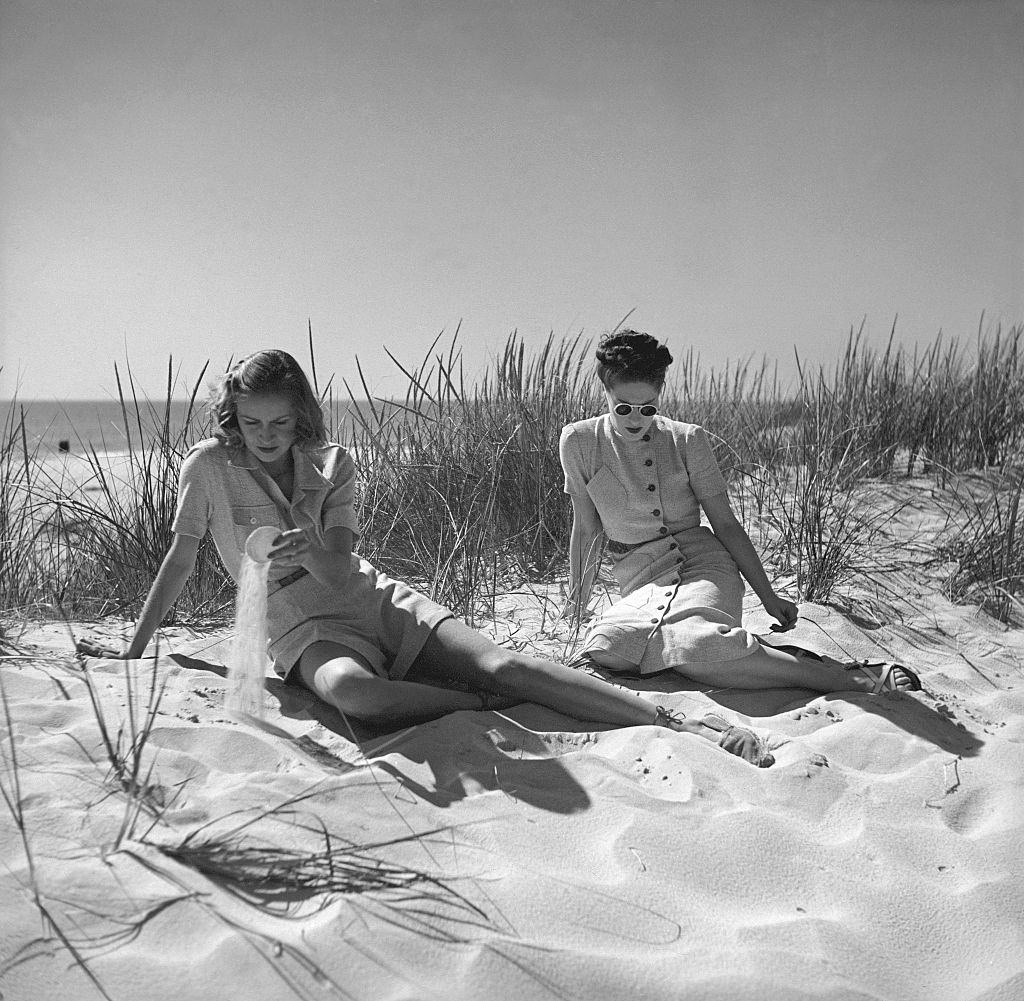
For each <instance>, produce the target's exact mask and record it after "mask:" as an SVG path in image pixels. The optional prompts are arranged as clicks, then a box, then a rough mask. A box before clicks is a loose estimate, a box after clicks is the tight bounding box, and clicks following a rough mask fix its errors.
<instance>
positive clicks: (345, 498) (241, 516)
mask: <svg viewBox="0 0 1024 1001" xmlns="http://www.w3.org/2000/svg"><path fill="white" fill-rule="evenodd" d="M291 451H292V459H293V460H294V465H295V480H294V482H295V486H294V489H293V491H292V499H291V500H290V501H289V500H287V499H286V498H285V497H284V495H283V494H281V492H280V491H279V490H278V489H277V487H276V485H275V484H274V483H273V482H272V481H270V479H269V477H266V484H265V485H263V486H261V484H260V482H259V481H258V480H257V478H256V477H257V476H258V475H259V472H260V462H259V460H258V459H257V458H256V457H255V456H253V455H252V454H250V453H249V452H248V451H247V450H246V449H244V448H243V449H230V448H227V447H226V446H224V445H222V444H221V443H220V442H219V441H217V439H215V438H207V439H206V440H205V441H201V442H199V443H198V444H196V445H194V446H193V447H192V448H191V449H190V451H189V453H188V454H187V455H186V456H185V461H184V462H183V463H182V464H181V472H180V473H179V475H178V510H177V513H176V514H175V516H174V522H173V524H172V525H171V530H172V531H174V532H176V533H178V534H179V535H187V536H190V537H191V538H194V539H201V538H203V536H204V535H206V533H207V532H209V533H210V534H211V535H212V536H213V541H214V544H215V545H216V546H217V552H218V553H220V558H221V560H222V561H223V563H224V567H225V569H226V570H227V571H228V573H229V574H231V576H232V577H233V578H234V580H235V582H236V583H237V582H238V580H239V578H240V576H241V567H242V554H243V553H244V551H245V540H246V539H247V538H248V537H249V533H250V532H252V530H253V529H254V528H257V527H258V526H260V525H273V526H275V527H276V528H279V529H281V530H282V531H284V530H286V529H291V528H301V529H303V530H304V531H307V532H309V533H310V534H311V535H312V537H313V538H314V539H315V540H316V541H318V542H319V543H320V544H321V545H322V544H323V543H324V533H325V532H327V531H328V530H329V529H331V528H335V527H342V528H348V529H351V531H352V535H353V538H355V537H358V535H359V523H358V521H357V519H356V512H355V507H354V501H355V487H356V469H355V463H354V462H353V461H352V457H351V456H350V455H349V454H348V451H347V450H346V449H345V448H343V447H342V446H341V445H335V444H327V445H322V446H312V447H308V448H301V447H299V446H298V445H295V446H292V450H291ZM268 489H269V490H272V491H274V492H275V494H276V497H275V496H274V495H273V494H268V492H267V490H268ZM275 500H276V503H275ZM288 572H289V571H288V570H281V571H279V572H278V574H277V576H285V575H287V574H288ZM271 579H273V577H272V578H271Z"/></svg>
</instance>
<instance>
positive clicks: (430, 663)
mask: <svg viewBox="0 0 1024 1001" xmlns="http://www.w3.org/2000/svg"><path fill="white" fill-rule="evenodd" d="M213 411H214V416H215V419H216V424H217V431H216V435H215V437H213V438H210V439H207V440H206V441H202V442H200V443H199V444H197V445H196V446H195V447H194V448H193V449H192V450H191V451H190V452H189V454H188V455H187V456H186V458H185V461H184V462H183V463H182V467H181V473H180V476H179V481H178V508H177V512H176V514H175V518H174V523H173V525H172V529H173V532H174V537H173V541H172V542H171V546H170V549H169V550H168V553H167V555H166V556H165V557H164V560H163V562H162V564H161V566H160V570H159V572H158V573H157V576H156V579H155V580H154V582H153V585H152V587H151V588H150V591H149V595H148V596H147V598H146V602H145V604H144V606H143V609H142V614H141V615H140V617H139V619H138V622H137V623H136V626H135V633H134V635H133V637H132V640H131V642H130V644H129V646H128V649H127V650H126V651H122V652H119V651H117V650H113V649H111V648H109V647H105V646H101V645H98V644H95V643H91V642H84V643H82V644H81V645H80V648H79V649H80V650H81V652H83V653H85V654H89V655H93V656H105V657H123V658H125V659H132V658H137V657H141V656H142V654H143V651H144V650H145V648H146V646H147V644H148V643H149V640H150V638H151V637H152V635H153V633H154V631H155V630H156V628H157V626H158V625H159V624H160V622H161V621H162V619H163V617H164V615H166V613H167V611H168V609H170V607H171V605H173V603H174V601H175V599H176V598H177V597H178V595H179V594H180V593H181V590H182V588H183V587H184V585H185V582H186V581H187V580H188V578H189V576H190V575H191V574H192V571H193V570H194V569H195V565H196V556H197V553H198V548H199V543H200V541H201V540H202V539H203V537H204V536H205V535H206V534H207V533H209V534H210V535H212V537H213V540H214V543H215V544H216V546H217V550H218V552H219V553H220V556H221V559H222V560H223V562H224V566H225V567H226V568H227V570H228V572H229V573H230V574H231V576H232V577H233V578H234V579H235V580H236V581H237V580H238V579H239V577H240V575H241V565H242V556H243V553H244V550H245V543H246V540H247V538H248V536H249V534H250V533H251V532H252V531H253V530H254V529H256V528H258V527H260V526H264V525H270V526H274V527H275V528H277V529H278V530H279V534H278V536H277V539H276V541H275V543H274V545H273V548H272V549H271V550H270V554H269V555H270V568H269V571H268V598H267V627H268V628H267V631H268V635H269V637H270V644H269V653H270V656H271V658H272V659H273V661H274V668H275V670H276V671H277V672H278V674H280V675H281V677H283V678H286V679H290V680H294V681H296V682H297V683H299V684H302V685H305V686H306V687H307V688H309V689H310V690H311V691H312V692H314V693H315V694H316V695H318V696H319V697H320V698H321V699H323V700H324V701H325V702H327V703H329V704H330V705H333V706H335V707H336V708H337V709H338V710H340V711H341V712H342V713H344V714H348V715H350V716H352V717H355V718H357V719H361V720H367V721H375V722H389V723H392V724H397V723H405V722H412V721H416V720H423V719H430V718H433V717H436V716H440V715H442V714H444V713H448V712H453V711H455V710H458V709H481V708H487V707H492V706H493V705H494V704H495V699H497V700H499V701H501V702H504V703H505V704H510V703H514V702H526V701H530V702H537V703H540V704H541V705H546V706H549V707H551V708H553V709H556V710H558V711H560V712H563V713H566V714H567V715H570V716H574V717H576V718H577V719H582V720H593V721H596V722H601V723H609V724H613V725H617V726H639V725H644V724H658V725H662V726H666V727H669V728H670V729H673V730H677V731H683V732H687V733H693V734H696V735H698V736H701V737H705V738H707V739H713V740H715V741H717V742H718V743H719V744H721V745H722V746H723V747H724V748H725V749H726V750H727V751H729V752H730V753H732V754H736V755H739V756H740V757H742V758H744V759H745V760H747V761H750V762H752V763H755V764H762V765H763V764H770V763H771V759H770V756H768V755H767V754H766V753H765V750H764V749H763V747H762V746H761V741H760V740H759V739H758V738H757V736H756V735H755V734H753V733H752V732H751V731H750V730H747V729H744V728H743V727H735V726H729V725H728V724H726V723H724V721H721V720H714V719H709V722H708V725H705V724H703V723H700V722H697V721H695V720H687V719H680V718H678V717H675V716H673V715H672V714H670V713H667V712H666V711H665V710H663V709H661V708H660V707H658V706H656V705H654V704H652V703H651V702H649V701H647V700H646V699H642V698H639V697H637V696H636V695H635V694H633V693H630V692H626V691H624V690H622V689H620V688H618V687H617V686H614V685H609V684H607V683H605V682H604V681H602V680H601V679H599V678H595V677H591V676H590V675H587V674H584V673H581V672H579V671H574V670H572V669H571V668H569V667H566V666H564V665H562V664H555V663H552V662H550V661H545V660H541V659H539V658H537V657H530V656H527V655H525V654H521V653H517V652H515V651H511V650H506V649H504V648H502V647H499V646H497V645H495V644H494V643H492V642H491V641H490V640H488V639H487V638H486V637H484V636H482V635H480V634H479V633H477V632H475V631H473V630H472V629H470V628H469V627H468V626H466V625H465V624H463V623H462V622H459V621H458V620H457V619H455V618H454V617H453V616H452V613H451V612H450V611H449V610H448V609H447V608H444V607H443V606H441V605H438V604H437V603H436V602H434V601H431V600H430V599H429V598H427V597H426V596H424V595H422V594H419V593H418V592H416V591H414V590H413V589H412V588H410V587H408V586H406V585H405V584H403V583H401V582H400V581H396V580H392V579H391V578H390V577H388V576H386V575H385V574H383V573H380V572H379V571H378V570H376V569H375V568H374V567H373V566H371V565H370V564H369V563H367V562H366V560H363V559H361V558H360V557H359V556H357V555H356V554H355V553H354V552H353V551H352V547H353V545H354V543H355V541H356V539H357V538H358V536H359V527H358V523H357V521H356V513H355V509H354V506H353V498H354V493H355V476H356V473H355V466H354V464H353V462H352V459H351V457H350V456H349V454H348V452H347V451H346V450H345V449H344V448H343V447H342V446H340V445H337V444H333V443H331V442H328V441H327V435H326V432H325V429H324V422H323V417H322V414H321V412H320V407H319V404H318V401H317V399H316V396H315V395H314V393H313V391H312V389H311V387H310V385H309V382H308V380H307V379H306V376H305V374H304V373H303V372H302V369H301V368H300V367H299V366H298V364H297V363H296V362H295V359H294V358H292V357H291V356H290V355H288V354H286V353H285V352H283V351H277V350H269V351H259V352H257V353H256V354H253V355H250V356H249V357H248V358H244V359H243V360H242V361H240V362H239V363H238V364H237V365H235V366H234V367H233V368H232V369H231V370H230V371H229V372H228V373H227V374H226V375H225V376H224V377H223V379H222V380H221V382H220V385H219V387H218V389H217V393H216V396H215V398H214V402H213ZM721 731H724V735H723V734H722V733H721Z"/></svg>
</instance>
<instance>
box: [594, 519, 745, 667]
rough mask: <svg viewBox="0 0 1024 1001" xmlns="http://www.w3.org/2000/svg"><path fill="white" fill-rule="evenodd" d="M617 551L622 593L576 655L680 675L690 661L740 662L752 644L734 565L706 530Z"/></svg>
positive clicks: (616, 566)
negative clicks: (602, 656)
mask: <svg viewBox="0 0 1024 1001" xmlns="http://www.w3.org/2000/svg"><path fill="white" fill-rule="evenodd" d="M617 548H618V547H617V546H616V545H615V544H614V543H613V544H612V545H611V546H610V547H609V549H610V551H611V556H612V560H613V562H614V573H615V577H616V580H617V581H618V584H619V590H620V592H621V594H622V597H621V598H620V599H619V600H618V601H617V602H615V604H613V605H612V606H611V607H610V608H608V609H607V610H606V611H605V612H604V613H603V614H602V615H601V616H600V617H599V618H598V619H597V620H596V621H595V622H594V623H593V624H592V625H591V626H590V628H589V629H588V631H587V635H586V639H585V640H584V644H583V649H582V651H581V654H589V653H591V652H593V651H595V650H602V651H607V652H609V653H612V654H615V655H616V656H617V657H619V658H621V659H623V660H625V661H626V662H628V663H629V664H632V665H634V667H635V669H636V670H637V671H638V672H639V673H640V674H654V673H655V672H657V671H664V670H665V669H666V668H675V669H676V670H678V671H679V673H681V674H685V673H686V670H685V667H686V665H687V664H697V663H703V664H716V663H721V662H724V661H730V660H740V659H741V658H743V657H747V656H749V655H750V654H752V653H753V652H754V651H755V650H756V649H757V646H758V644H757V640H756V639H755V638H754V636H753V635H752V634H751V633H749V632H747V630H745V629H744V628H743V627H742V625H741V620H742V617H743V581H742V579H741V578H740V573H739V570H738V569H737V567H736V564H735V562H734V561H733V559H732V557H731V556H730V555H729V552H728V550H727V549H726V548H725V546H723V545H722V543H721V542H719V541H718V539H717V538H716V537H715V535H714V533H713V532H711V531H710V529H708V528H705V527H703V526H700V527H697V528H690V529H686V530H685V531H682V532H677V533H676V534H675V535H674V536H673V535H667V536H665V537H663V538H659V539H653V540H651V541H650V542H645V543H641V544H640V545H638V546H634V547H631V548H628V551H627V552H616V549H617ZM623 548H625V547H623Z"/></svg>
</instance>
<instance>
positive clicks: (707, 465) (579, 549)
mask: <svg viewBox="0 0 1024 1001" xmlns="http://www.w3.org/2000/svg"><path fill="white" fill-rule="evenodd" d="M597 361H598V368H597V373H598V377H599V378H600V380H601V383H602V385H603V387H604V394H605V398H606V400H607V403H608V409H607V411H606V412H604V413H602V414H600V415H599V416H597V417H592V418H590V419H589V420H583V421H578V422H577V423H575V424H570V425H568V426H567V427H565V428H564V429H563V430H562V436H561V440H560V442H559V455H560V458H561V461H562V469H563V471H564V473H565V492H566V493H567V494H569V497H570V499H571V501H572V507H573V527H572V536H571V538H570V543H569V558H570V578H569V602H568V605H567V607H566V615H567V616H568V617H570V618H575V619H576V620H582V618H583V614H582V613H583V612H584V611H585V610H586V608H587V605H588V602H589V600H590V594H591V590H592V587H593V582H594V578H595V575H596V573H597V569H598V564H599V561H600V553H601V537H602V534H603V535H604V537H605V543H606V547H607V550H608V552H609V554H610V556H611V559H612V562H613V565H614V573H615V577H616V580H617V582H618V585H619V589H620V593H621V599H620V600H619V601H617V602H616V603H615V604H613V605H612V606H611V607H610V608H609V609H608V610H607V611H606V612H605V613H604V614H603V615H601V616H600V617H599V618H598V619H597V620H596V621H594V622H593V623H592V624H591V626H590V628H589V630H588V632H587V635H586V638H585V641H584V644H583V650H582V654H581V659H587V660H590V661H593V662H594V663H595V664H598V665H599V666H601V667H604V668H607V669H608V670H611V671H628V672H632V673H640V674H650V673H653V672H656V671H663V670H665V669H667V668H672V669H673V670H675V671H677V672H679V673H680V674H683V675H686V676H687V677H689V678H691V679H692V680H694V681H696V682H698V683H699V684H706V685H715V686H721V687H732V688H789V687H799V688H809V689H811V690H813V691H818V692H836V691H858V690H861V691H864V690H866V691H871V692H876V693H877V692H880V691H883V690H885V691H892V690H897V689H911V690H918V689H920V687H921V685H920V681H919V680H918V679H917V677H916V675H914V674H913V673H912V672H911V671H909V670H907V669H906V668H902V667H899V666H897V665H883V666H882V668H881V670H877V671H876V670H875V669H873V668H869V667H866V666H863V665H856V666H851V665H844V664H841V663H839V662H838V661H833V660H829V659H828V658H824V659H822V660H817V659H814V655H812V656H810V657H804V656H800V655H795V654H792V653H788V652H785V651H783V650H778V649H773V648H771V647H769V646H766V645H763V644H762V643H760V642H759V641H758V640H757V639H756V638H755V637H754V635H753V634H752V633H750V632H748V631H747V630H746V629H744V628H743V626H742V624H741V617H742V610H743V609H742V606H743V591H744V587H743V581H742V579H741V574H742V577H745V578H746V580H747V581H748V583H749V584H750V586H751V588H753V590H754V593H755V594H756V595H757V597H758V598H759V599H760V601H761V603H762V604H763V605H764V607H765V610H766V611H767V612H768V614H769V615H771V616H772V617H773V618H774V619H776V621H777V622H778V623H779V626H778V628H779V629H780V630H787V629H791V628H792V627H793V626H794V625H795V624H796V621H797V616H798V610H797V606H796V605H795V604H793V602H792V601H790V600H788V599H787V598H784V597H782V596H781V595H778V594H776V593H775V591H774V589H773V588H772V586H771V583H770V582H769V580H768V576H767V574H766V573H765V571H764V567H763V566H762V565H761V560H760V558H759V557H758V555H757V552H756V551H755V549H754V547H753V545H752V544H751V542H750V539H749V537H748V536H747V533H746V532H745V531H744V529H743V526H742V525H740V523H739V522H738V521H737V519H736V516H735V514H734V513H733V511H732V508H731V506H730V504H729V497H728V494H727V493H726V484H725V480H724V479H723V477H722V474H721V472H720V470H719V468H718V464H717V462H716V460H715V456H714V453H713V452H712V450H711V446H710V444H709V443H708V439H707V435H706V434H705V432H704V430H703V428H701V427H699V426H698V425H696V424H686V423H682V422H680V421H675V420H669V419H668V418H666V417H664V416H662V415H661V414H659V413H658V400H659V397H660V395H661V392H662V389H663V387H664V384H665V376H666V372H667V369H668V367H669V365H670V364H671V362H672V355H671V354H670V353H669V350H668V348H667V347H666V346H665V345H664V344H660V343H658V341H657V340H655V338H653V337H651V336H650V335H648V334H644V333H638V332H637V331H634V330H623V331H621V332H619V333H615V334H613V335H610V336H608V337H605V338H603V339H602V341H601V343H600V345H599V347H598V350H597ZM701 510H703V512H704V514H705V515H706V517H707V520H708V522H709V524H710V529H709V528H706V527H703V526H702V525H701Z"/></svg>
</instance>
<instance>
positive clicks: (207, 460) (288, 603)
mask: <svg viewBox="0 0 1024 1001" xmlns="http://www.w3.org/2000/svg"><path fill="white" fill-rule="evenodd" d="M291 452H292V459H293V460H294V470H295V472H294V486H293V490H292V497H291V499H290V500H289V499H287V498H285V496H284V495H283V494H282V493H281V491H280V489H279V488H278V486H277V484H276V483H274V481H273V480H272V479H271V478H270V477H269V476H268V475H267V474H266V473H265V472H264V471H263V468H262V464H261V463H260V462H259V460H258V459H257V458H256V457H255V456H253V455H252V454H251V453H249V452H248V451H246V450H245V449H237V450H232V449H229V448H226V447H225V446H224V445H222V444H220V442H218V441H217V440H216V439H212V438H211V439H208V440H206V441H202V442H200V443H199V444H198V445H196V446H195V447H194V448H193V449H192V450H191V451H190V452H189V453H188V455H187V456H186V457H185V461H184V462H183V463H182V466H181V473H180V475H179V478H178V511H177V514H176V515H175V518H174V523H173V525H172V526H171V527H172V529H173V530H174V531H175V532H176V533H178V534H180V535H186V536H190V537H191V538H196V539H201V538H203V536H205V535H206V533H207V532H209V533H210V534H211V535H212V536H213V540H214V544H215V545H216V546H217V551H218V552H219V553H220V556H221V560H222V561H223V562H224V566H225V567H226V569H227V571H228V573H230V574H231V576H232V577H233V578H234V579H235V581H236V582H238V580H239V578H240V577H241V567H242V555H243V553H244V552H245V542H246V539H247V538H248V537H249V533H250V532H252V530H253V529H254V528H257V527H259V526H261V525H272V526H274V527H275V528H277V529H279V530H280V531H284V530H286V529H292V528H300V529H302V530H303V531H304V532H306V533H307V534H309V535H310V536H311V537H312V538H313V539H314V540H315V541H317V542H318V543H319V544H320V545H324V544H325V541H326V540H325V534H326V533H327V532H328V531H329V530H330V529H332V528H335V527H341V528H348V529H350V530H351V531H352V535H353V538H355V537H357V536H358V534H359V525H358V522H357V520H356V513H355V508H354V506H353V502H354V497H355V484H356V470H355V463H353V461H352V458H351V456H349V454H348V452H347V451H346V450H345V449H344V448H343V447H342V446H341V445H336V444H326V445H323V446H319V447H316V446H314V447H307V448H300V447H298V446H293V447H292V450H291ZM350 566H351V573H350V575H349V578H348V581H347V583H345V584H343V585H341V586H339V587H333V586H328V585H326V584H323V583H321V582H320V581H318V580H317V579H316V577H314V576H313V574H310V573H307V574H305V575H303V576H301V577H299V578H297V579H296V578H295V576H294V574H293V573H292V572H291V571H290V570H289V569H288V568H282V569H280V570H277V571H275V570H273V569H271V571H270V577H269V587H268V594H267V631H268V634H269V637H270V644H269V647H268V652H269V653H270V656H271V657H272V658H273V660H274V667H275V669H276V670H277V672H278V673H279V674H281V675H282V676H287V674H288V672H289V671H290V670H291V668H292V667H293V666H294V665H295V663H296V662H297V661H298V659H299V657H300V656H301V655H302V652H303V650H305V649H306V648H307V647H308V646H309V645H310V644H312V643H315V642H318V641H329V642H332V643H335V644H339V645H341V646H343V647H345V648H347V649H349V650H353V651H355V652H356V653H357V654H359V655H360V656H362V657H364V658H365V659H366V661H367V663H368V664H369V665H370V666H371V667H372V668H373V670H374V671H376V672H377V673H378V674H380V675H381V676H382V677H387V678H392V679H399V678H402V677H403V676H404V675H405V672H406V671H408V670H409V667H410V665H411V664H412V663H413V662H414V661H415V659H416V657H417V656H418V655H419V652H420V650H421V649H422V648H423V644H424V643H425V642H426V641H427V638H428V637H429V636H430V634H431V632H432V631H433V630H434V629H435V628H436V627H437V625H438V624H439V623H441V622H443V621H444V620H445V619H447V618H450V617H451V614H452V613H451V612H450V611H449V610H448V609H447V608H445V607H444V606H442V605H439V604H437V603H436V602H434V601H431V600H430V599H429V598H427V597H426V596H425V595H422V594H420V593H418V592H417V591H414V590H413V589H412V588H410V587H409V586H408V585H406V584H403V583H402V582H401V581H396V580H392V579H391V578H390V577H388V576H387V575H386V574H383V573H380V572H379V571H378V570H377V569H376V568H375V567H373V566H372V565H371V564H370V563H367V561H366V560H364V559H362V558H361V557H359V556H358V555H357V554H356V553H352V556H351V564H350Z"/></svg>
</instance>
